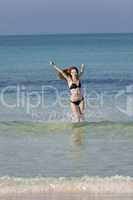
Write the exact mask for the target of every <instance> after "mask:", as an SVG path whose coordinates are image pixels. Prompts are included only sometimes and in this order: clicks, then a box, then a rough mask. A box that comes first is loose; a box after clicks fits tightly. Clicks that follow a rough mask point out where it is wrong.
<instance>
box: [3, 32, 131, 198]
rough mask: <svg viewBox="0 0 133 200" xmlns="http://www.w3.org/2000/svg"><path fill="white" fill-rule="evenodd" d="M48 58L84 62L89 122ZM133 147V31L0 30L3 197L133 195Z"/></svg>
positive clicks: (67, 62) (61, 63)
mask: <svg viewBox="0 0 133 200" xmlns="http://www.w3.org/2000/svg"><path fill="white" fill-rule="evenodd" d="M50 59H54V60H56V62H57V64H58V65H59V66H61V67H62V68H63V67H66V66H70V65H76V66H78V67H79V66H80V64H81V63H85V64H86V69H85V73H84V75H83V76H82V80H81V81H82V86H83V90H84V95H85V100H86V122H84V123H81V124H74V123H72V122H71V111H70V105H69V96H70V94H69V90H68V87H67V85H66V83H65V82H64V81H61V80H59V79H58V78H57V76H56V72H55V71H54V70H53V69H52V67H51V66H50V65H49V60H50ZM132 146H133V34H79V35H74V34H73V35H38V36H0V183H1V184H2V188H1V189H0V196H2V195H4V196H6V198H8V195H9V194H10V195H11V194H13V195H16V194H17V195H18V194H22V193H23V194H28V195H29V194H30V193H34V194H39V195H41V194H42V193H43V194H44V193H49V192H50V191H53V192H55V193H56V192H57V193H58V192H65V193H66V196H64V197H63V198H64V199H67V198H68V199H73V198H79V197H80V195H81V194H83V193H84V195H88V194H103V193H106V194H120V195H121V194H126V195H127V194H128V195H132V194H133V189H132V188H133V179H132V177H133V159H132V155H133V148H132ZM11 186H12V187H11ZM33 188H34V190H33ZM74 188H75V189H74ZM32 190H33V191H32ZM70 193H78V194H80V195H78V197H77V196H76V197H72V196H71V198H69V197H70V196H69V195H70ZM68 194H69V195H68ZM67 195H68V196H69V197H68V196H67ZM39 198H40V199H41V197H39ZM39 198H38V199H39ZM56 198H57V199H58V195H57V196H56ZM56 198H55V199H56ZM48 199H49V198H48ZM84 199H87V197H86V196H85V197H84Z"/></svg>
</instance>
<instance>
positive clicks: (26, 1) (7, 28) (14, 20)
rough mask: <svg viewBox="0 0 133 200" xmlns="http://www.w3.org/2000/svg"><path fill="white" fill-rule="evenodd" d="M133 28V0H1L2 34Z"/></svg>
mask: <svg viewBox="0 0 133 200" xmlns="http://www.w3.org/2000/svg"><path fill="white" fill-rule="evenodd" d="M97 32H98V33H99V32H102V33H104V32H133V0H0V35H4V34H48V33H50V34H54V33H97Z"/></svg>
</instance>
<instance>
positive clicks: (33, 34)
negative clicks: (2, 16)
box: [0, 32, 133, 37]
mask: <svg viewBox="0 0 133 200" xmlns="http://www.w3.org/2000/svg"><path fill="white" fill-rule="evenodd" d="M97 34H101V35H103V34H133V32H92V33H87V32H85V33H76V32H72V33H71V32H70V33H69V32H68V33H24V34H21V33H20V34H15V33H13V34H11V33H9V34H0V37H1V36H41V35H42V36H43V35H47V36H48V35H51V36H52V35H97Z"/></svg>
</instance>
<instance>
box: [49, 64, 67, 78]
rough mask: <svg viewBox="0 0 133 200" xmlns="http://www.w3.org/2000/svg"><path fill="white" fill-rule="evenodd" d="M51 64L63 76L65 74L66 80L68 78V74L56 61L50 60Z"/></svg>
mask: <svg viewBox="0 0 133 200" xmlns="http://www.w3.org/2000/svg"><path fill="white" fill-rule="evenodd" d="M50 65H52V66H53V68H54V69H55V70H56V71H58V72H60V73H61V74H62V76H64V78H65V79H66V80H68V76H67V75H66V74H65V73H64V72H63V70H61V69H60V68H59V67H57V65H56V63H55V62H53V61H50Z"/></svg>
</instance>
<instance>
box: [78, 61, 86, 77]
mask: <svg viewBox="0 0 133 200" xmlns="http://www.w3.org/2000/svg"><path fill="white" fill-rule="evenodd" d="M84 69H85V64H81V65H80V71H79V77H80V76H81V75H82V74H83V73H84Z"/></svg>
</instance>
